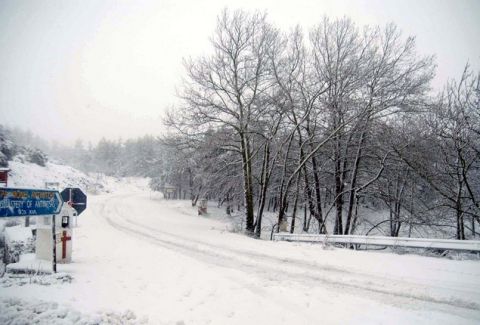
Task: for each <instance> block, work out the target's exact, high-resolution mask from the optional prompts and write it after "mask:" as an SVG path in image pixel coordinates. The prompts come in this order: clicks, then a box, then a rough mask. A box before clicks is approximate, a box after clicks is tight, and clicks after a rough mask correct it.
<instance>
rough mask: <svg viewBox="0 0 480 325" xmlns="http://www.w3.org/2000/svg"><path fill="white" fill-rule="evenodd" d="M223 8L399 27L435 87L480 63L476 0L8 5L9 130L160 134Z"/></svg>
mask: <svg viewBox="0 0 480 325" xmlns="http://www.w3.org/2000/svg"><path fill="white" fill-rule="evenodd" d="M223 8H229V9H231V10H234V9H237V8H242V9H246V10H250V11H253V10H260V11H266V12H267V14H268V20H269V21H270V22H272V23H273V24H275V25H276V26H277V27H278V28H280V29H281V30H282V31H288V30H289V29H291V28H293V27H294V26H295V25H296V24H300V25H301V27H302V28H303V29H304V30H306V31H307V30H308V29H309V28H311V27H312V26H313V25H315V24H317V23H318V22H320V20H321V18H322V17H323V16H324V15H326V16H328V17H331V18H337V17H343V16H346V17H349V18H351V19H352V20H353V21H354V22H355V23H356V24H357V25H358V26H359V27H362V26H364V25H385V24H387V23H389V22H393V23H395V24H397V25H398V26H399V28H400V30H401V31H402V33H403V37H404V38H405V37H407V36H409V35H412V36H415V37H416V45H417V50H418V52H419V54H421V55H435V56H436V60H435V62H436V64H437V70H436V77H435V79H434V80H433V82H432V87H433V88H434V89H435V90H436V91H438V90H440V89H441V88H442V87H443V85H444V84H445V82H446V81H447V80H448V79H450V78H458V77H459V76H460V75H461V73H462V72H463V68H464V66H465V64H466V63H467V62H469V63H470V65H471V66H472V68H473V70H474V71H477V70H478V68H479V66H480V44H479V42H478V41H477V38H476V33H477V32H478V31H479V30H480V23H479V21H478V17H476V15H477V14H478V12H480V3H479V2H477V1H455V2H454V1H402V2H393V1H385V2H383V1H342V2H336V1H322V2H310V1H297V2H295V3H294V4H287V3H283V2H282V3H277V2H275V1H242V2H235V3H230V2H227V1H208V2H202V3H198V2H194V1H191V2H189V1H181V2H175V1H162V2H158V1H141V2H135V3H118V2H115V1H104V2H95V1H86V2H83V1H82V2H73V1H70V2H53V1H52V2H42V3H40V2H34V1H3V2H2V3H1V4H0V44H1V46H2V48H3V49H6V50H4V51H2V52H1V53H0V68H1V69H2V71H3V76H2V80H1V82H0V98H1V99H0V107H1V108H0V114H1V122H0V124H3V125H6V126H8V127H19V128H21V129H23V130H25V131H28V130H30V131H31V132H32V133H34V134H36V135H38V136H39V137H41V138H43V139H45V140H47V141H56V142H59V143H62V144H69V145H72V144H73V143H74V142H75V140H76V139H82V140H83V141H84V143H88V142H92V143H94V144H95V143H97V142H98V141H99V140H100V139H101V138H102V137H105V138H107V139H119V138H122V139H124V140H125V139H128V138H136V137H141V136H144V135H153V136H157V135H160V134H161V133H162V131H163V130H164V129H163V125H162V115H163V114H164V112H165V109H166V108H168V107H172V106H176V105H179V99H178V98H177V97H176V91H175V89H176V87H178V86H180V83H181V79H182V77H183V76H185V71H184V68H183V65H182V60H183V59H184V58H188V57H192V58H195V57H198V56H200V55H202V54H205V53H208V51H209V50H210V48H211V44H210V41H209V39H210V37H211V36H212V34H213V31H214V28H215V24H216V17H217V15H218V14H219V13H220V12H221V10H222V9H223Z"/></svg>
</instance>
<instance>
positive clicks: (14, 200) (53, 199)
mask: <svg viewBox="0 0 480 325" xmlns="http://www.w3.org/2000/svg"><path fill="white" fill-rule="evenodd" d="M62 204H63V202H62V198H61V197H60V193H58V191H51V190H36V189H20V188H0V218H2V217H21V216H40V215H48V214H57V213H59V212H60V209H61V208H62Z"/></svg>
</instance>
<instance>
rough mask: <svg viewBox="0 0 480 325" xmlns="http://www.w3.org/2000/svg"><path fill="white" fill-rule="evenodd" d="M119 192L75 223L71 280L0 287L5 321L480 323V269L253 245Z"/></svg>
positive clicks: (193, 216)
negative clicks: (37, 310)
mask: <svg viewBox="0 0 480 325" xmlns="http://www.w3.org/2000/svg"><path fill="white" fill-rule="evenodd" d="M116 187H117V190H116V191H115V192H114V193H111V194H101V195H97V196H90V197H89V207H88V209H87V210H86V212H84V213H83V214H82V215H81V216H80V218H79V228H76V229H75V230H74V234H73V245H74V246H73V247H74V252H73V260H74V263H72V264H69V265H59V271H60V272H61V274H68V275H70V276H71V277H72V280H71V282H70V281H67V282H63V281H56V282H55V281H52V282H51V283H50V285H45V284H41V283H39V282H38V281H25V280H23V282H18V283H16V282H15V281H14V280H12V279H10V281H8V282H4V285H3V286H2V282H0V314H5V315H9V316H8V317H9V318H4V319H3V320H4V321H5V322H7V321H9V320H12V319H15V318H18V317H22V319H27V320H28V319H30V320H32V319H33V318H25V317H28V315H32V316H31V317H34V316H35V315H36V316H35V317H37V318H39V319H40V320H41V321H40V322H42V321H44V322H45V323H53V320H56V321H59V320H60V321H59V323H62V322H64V323H67V324H68V323H74V322H78V323H82V322H83V323H95V322H102V321H103V322H107V323H108V322H111V323H122V324H123V323H136V322H138V323H145V322H148V323H151V324H276V325H278V324H329V323H336V324H339V323H340V324H345V323H388V324H392V323H393V324H396V323H399V324H405V323H409V324H410V323H433V324H441V323H445V324H468V323H471V324H475V323H476V324H478V323H479V322H480V262H479V261H472V260H470V261H456V260H447V259H441V258H432V257H422V256H416V255H396V254H389V253H378V252H358V251H350V250H342V249H323V248H322V247H321V246H319V245H309V244H298V243H286V242H270V241H263V240H254V239H250V238H247V237H245V236H244V235H241V234H236V233H232V232H230V231H229V229H231V226H230V225H228V223H227V222H226V220H222V219H219V218H213V217H208V216H207V217H200V216H198V215H197V213H196V210H195V209H193V208H191V207H189V206H188V202H182V201H165V200H163V199H161V198H160V197H159V196H158V195H153V194H152V193H150V192H149V191H148V190H147V189H146V183H144V182H139V181H130V182H124V183H119V184H117V185H116ZM46 282H47V283H48V281H44V282H43V283H46ZM19 283H21V285H20V284H19ZM14 306H19V307H18V308H17V307H14ZM39 306H40V307H39ZM36 309H40V312H39V313H36V312H35V310H36ZM42 310H47V311H48V312H49V313H50V318H41V315H44V312H42ZM95 315H96V316H95ZM102 315H103V316H102ZM105 315H110V316H109V317H107V318H105ZM44 316H45V315H44ZM45 317H46V316H45ZM102 317H103V318H102ZM46 319H49V321H46ZM1 320H2V319H1V318H0V321H1ZM27 323H28V321H27Z"/></svg>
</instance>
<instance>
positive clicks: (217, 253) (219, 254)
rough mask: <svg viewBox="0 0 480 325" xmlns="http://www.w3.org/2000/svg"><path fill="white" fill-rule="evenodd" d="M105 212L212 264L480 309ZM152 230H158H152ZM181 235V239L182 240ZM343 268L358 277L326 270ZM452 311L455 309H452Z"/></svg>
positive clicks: (152, 238)
mask: <svg viewBox="0 0 480 325" xmlns="http://www.w3.org/2000/svg"><path fill="white" fill-rule="evenodd" d="M125 197H126V196H125ZM123 198H124V197H123ZM115 199H117V200H118V199H122V196H118V197H112V198H110V200H108V201H107V202H105V203H104V204H105V206H104V209H105V207H106V205H107V204H109V203H110V201H111V200H115ZM104 209H103V210H104ZM119 209H120V208H119V206H118V204H117V205H114V211H115V212H116V215H118V216H122V217H123V218H124V217H125V216H124V213H122V211H120V210H119ZM169 209H170V208H169ZM103 212H104V211H102V216H103V217H104V218H105V219H106V221H107V222H108V224H109V225H110V226H112V227H113V228H115V229H117V230H119V231H121V232H124V233H127V234H130V235H133V236H135V237H137V238H140V239H143V240H148V241H149V242H151V243H153V244H156V245H159V246H162V247H164V248H167V249H171V250H174V251H177V252H180V253H182V254H183V255H185V256H187V257H190V258H193V259H196V260H199V261H202V262H205V263H208V264H213V265H215V266H219V267H224V268H230V269H234V270H241V271H244V272H247V273H248V274H256V275H257V276H260V277H262V278H267V280H271V278H272V275H274V278H276V279H278V280H295V281H297V282H299V283H301V284H303V285H305V286H306V287H311V285H312V282H313V283H314V284H318V283H322V284H323V285H326V286H329V287H331V288H334V289H337V290H343V291H345V289H347V291H348V292H349V293H351V294H353V295H357V296H358V295H362V292H363V293H365V292H367V293H371V294H373V296H372V295H369V296H368V297H371V298H377V299H378V300H379V301H381V302H383V303H385V302H387V303H388V302H389V301H388V300H385V298H391V299H394V300H398V301H395V302H397V303H398V304H399V305H405V304H407V305H412V307H413V306H415V304H416V303H417V302H418V301H420V302H424V303H427V304H435V305H439V306H438V307H440V306H443V307H447V308H448V307H455V308H462V309H468V310H471V311H480V305H479V304H478V303H476V302H471V301H466V300H462V299H457V298H442V297H432V296H430V295H427V294H421V293H409V292H405V291H398V290H396V289H395V288H392V287H390V288H388V286H391V285H390V284H389V283H380V284H379V283H375V282H378V280H379V278H378V277H375V279H373V281H375V282H372V275H368V274H362V273H355V272H351V271H348V270H344V269H341V268H334V267H330V266H319V265H316V264H314V263H308V262H306V261H301V260H296V259H282V258H276V257H272V256H268V255H265V254H259V253H252V252H249V251H244V250H237V249H230V248H225V247H220V246H216V245H212V244H210V243H205V242H202V241H199V240H194V239H191V238H185V237H182V236H178V235H176V234H172V233H168V232H165V231H161V230H157V229H152V228H150V227H146V226H144V225H141V224H139V223H137V222H133V221H131V220H129V219H125V218H124V221H126V222H127V223H129V224H130V225H131V226H135V227H136V228H138V227H140V228H143V229H144V230H139V229H134V228H132V227H131V226H130V227H129V226H126V225H122V224H120V223H119V222H116V221H114V220H112V219H111V218H109V217H108V216H106V215H105V214H104V213H103ZM152 232H153V233H154V234H152ZM158 235H161V236H163V237H170V238H169V239H167V238H159V237H158ZM178 239H180V241H179V240H178ZM189 241H190V242H194V243H195V245H192V244H188V242H189ZM229 253H230V254H229ZM252 256H253V257H256V258H259V259H260V261H252V260H253V259H252ZM266 261H270V262H273V263H274V264H283V265H282V267H284V266H285V265H284V264H285V263H286V264H288V267H289V268H290V269H289V270H285V269H284V268H283V269H280V268H279V266H280V265H268V264H267V263H266ZM293 263H299V264H300V267H299V266H297V265H293ZM302 268H303V269H302ZM305 268H306V269H308V273H307V272H304V269H305ZM295 269H296V270H295ZM302 271H303V272H302ZM252 272H253V273H252ZM319 272H322V274H318V273H319ZM339 272H341V273H342V274H341V276H345V275H347V276H348V275H349V276H352V277H353V276H355V277H356V278H350V279H348V277H347V279H346V280H348V281H339V280H336V279H333V278H331V277H329V276H326V274H325V273H331V275H332V276H333V277H335V278H338V276H339V274H338V273H339ZM359 278H365V279H364V280H365V281H362V280H361V279H360V281H358V280H359ZM343 280H345V279H343ZM380 280H383V279H380ZM388 280H389V281H392V279H388ZM393 281H395V280H393ZM380 282H382V281H380ZM397 282H398V281H397ZM402 284H403V283H402ZM409 286H411V285H409ZM415 286H417V287H418V286H419V285H418V284H415ZM383 287H387V288H383ZM409 289H412V290H414V289H415V288H409ZM358 291H360V292H361V293H359V292H358ZM374 296H375V297H374ZM405 300H406V301H405ZM394 305H396V304H394ZM449 309H450V308H449ZM440 311H442V312H445V310H444V309H442V308H440ZM448 312H451V310H450V311H448ZM460 315H463V314H461V313H460Z"/></svg>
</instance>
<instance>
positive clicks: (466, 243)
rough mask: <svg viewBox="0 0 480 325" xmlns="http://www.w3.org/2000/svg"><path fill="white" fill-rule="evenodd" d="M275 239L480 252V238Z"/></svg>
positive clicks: (278, 236)
mask: <svg viewBox="0 0 480 325" xmlns="http://www.w3.org/2000/svg"><path fill="white" fill-rule="evenodd" d="M273 240H277V241H278V240H283V241H296V242H309V243H325V244H327V243H328V244H337V243H340V244H355V245H372V246H393V247H412V248H432V249H448V250H460V251H474V252H480V240H455V239H427V238H407V237H384V236H358V235H316V234H290V233H277V234H274V235H273Z"/></svg>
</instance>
